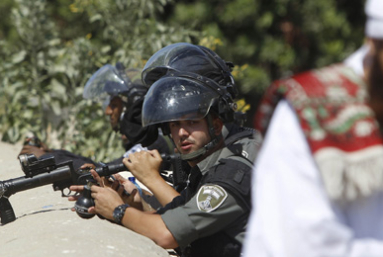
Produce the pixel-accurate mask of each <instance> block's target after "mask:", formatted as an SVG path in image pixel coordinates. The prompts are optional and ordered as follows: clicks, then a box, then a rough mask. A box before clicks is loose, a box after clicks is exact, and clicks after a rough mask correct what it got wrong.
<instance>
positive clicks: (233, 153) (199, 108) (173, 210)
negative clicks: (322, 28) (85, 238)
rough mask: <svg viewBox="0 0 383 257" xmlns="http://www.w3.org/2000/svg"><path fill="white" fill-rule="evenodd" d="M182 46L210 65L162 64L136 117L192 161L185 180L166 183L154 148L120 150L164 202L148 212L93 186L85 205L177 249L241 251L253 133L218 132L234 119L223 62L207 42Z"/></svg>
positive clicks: (223, 253) (193, 253)
mask: <svg viewBox="0 0 383 257" xmlns="http://www.w3.org/2000/svg"><path fill="white" fill-rule="evenodd" d="M177 47H185V45H182V43H181V45H179V44H175V45H171V46H169V47H167V49H165V50H166V51H167V53H171V52H172V50H174V48H177ZM186 50H189V51H185V49H184V51H182V53H183V54H189V57H196V56H199V54H200V56H211V57H212V59H213V61H214V65H206V59H203V60H202V59H199V61H197V63H198V62H200V64H202V65H205V66H204V69H205V70H204V71H206V74H207V75H206V76H203V75H200V74H201V72H198V73H197V72H195V71H194V70H192V67H194V68H195V67H196V66H193V65H191V66H190V67H191V68H190V70H191V71H190V72H185V69H183V70H182V72H180V71H179V70H176V69H168V70H167V71H166V72H164V74H161V76H160V78H159V79H157V80H156V81H155V82H154V83H153V84H152V85H151V87H150V89H149V91H148V93H147V95H146V96H145V100H144V103H143V110H142V121H143V126H150V125H155V124H157V125H160V126H161V128H162V130H163V133H164V134H169V135H170V136H171V138H172V141H173V143H174V145H175V147H176V149H177V150H178V152H179V153H180V154H181V155H182V158H183V159H184V160H187V161H188V163H189V165H190V166H191V167H192V168H191V172H190V175H189V179H188V184H187V187H186V188H185V189H184V190H183V191H182V192H181V193H178V192H176V191H175V190H174V189H173V188H172V187H170V186H169V185H167V184H166V183H165V182H164V181H163V180H162V178H161V177H160V175H159V167H160V164H161V161H162V160H161V157H160V155H159V153H158V152H157V151H156V150H153V151H141V152H138V153H134V154H131V155H129V157H128V158H125V159H124V164H125V165H126V166H127V168H128V169H129V170H130V171H131V172H132V173H133V174H134V175H135V177H136V178H138V179H139V180H140V181H141V182H142V183H143V184H145V185H146V186H147V187H148V188H149V189H150V190H151V191H152V192H153V193H154V195H155V196H156V198H157V199H158V200H159V201H160V203H162V204H163V205H165V204H166V205H165V206H164V207H163V208H161V209H158V210H157V211H156V212H155V213H153V212H152V213H148V212H142V211H139V210H137V209H134V208H132V207H129V206H128V205H127V204H125V203H124V202H123V200H122V199H121V197H120V196H119V194H118V192H116V191H114V190H113V189H111V188H102V187H98V186H92V187H91V190H92V197H93V198H94V200H95V207H94V208H93V207H91V208H90V209H89V212H93V213H98V214H100V215H102V216H103V217H105V218H107V219H109V220H112V221H114V222H116V223H119V224H122V225H123V226H125V227H127V228H129V229H132V230H134V231H136V232H137V233H139V234H142V235H145V236H147V237H149V238H151V239H152V240H153V241H154V242H156V243H157V244H158V245H160V246H162V247H164V248H178V249H180V252H181V255H182V256H240V254H241V248H242V242H243V239H244V236H245V231H246V225H247V220H248V216H249V212H250V208H251V206H250V180H251V179H250V175H251V170H252V163H253V161H254V160H253V158H250V159H249V156H254V153H256V152H257V148H258V146H259V143H260V142H259V138H258V137H257V136H256V135H255V134H254V133H253V131H251V130H248V129H245V128H242V129H237V130H235V132H234V130H231V133H229V135H227V136H226V137H225V139H224V137H223V135H222V130H223V127H224V123H229V122H231V121H233V115H234V112H235V102H234V98H235V96H236V93H235V85H234V80H233V79H232V76H231V73H230V70H229V68H228V67H227V66H226V65H225V63H224V62H219V61H217V60H220V59H217V57H216V56H215V55H212V53H213V54H215V53H214V52H212V51H211V50H208V49H204V48H201V47H196V46H193V45H190V44H187V45H186ZM168 56H169V55H168ZM186 59H187V58H186ZM189 59H193V58H189ZM197 59H198V58H197ZM157 60H158V59H157ZM149 61H150V60H149ZM152 67H153V66H152ZM207 67H208V68H209V69H210V70H208V69H207ZM161 68H162V71H163V70H164V69H163V67H160V69H150V70H151V72H157V74H158V71H159V70H161ZM200 68H201V67H200ZM209 74H210V76H209ZM211 74H214V77H213V76H211ZM145 75H148V74H145V71H144V74H143V76H144V77H145ZM249 132H250V133H249ZM225 133H226V132H225ZM249 152H251V154H249ZM71 189H72V190H75V191H76V190H77V191H78V190H80V189H79V187H71Z"/></svg>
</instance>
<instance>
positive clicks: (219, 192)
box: [197, 185, 227, 212]
mask: <svg viewBox="0 0 383 257" xmlns="http://www.w3.org/2000/svg"><path fill="white" fill-rule="evenodd" d="M226 198H227V193H226V191H225V189H223V188H222V187H220V186H217V185H209V186H203V187H201V188H200V190H199V191H198V194H197V205H198V209H199V210H200V211H203V212H212V211H214V210H215V209H217V208H218V207H219V206H221V204H222V203H223V202H224V201H225V200H226Z"/></svg>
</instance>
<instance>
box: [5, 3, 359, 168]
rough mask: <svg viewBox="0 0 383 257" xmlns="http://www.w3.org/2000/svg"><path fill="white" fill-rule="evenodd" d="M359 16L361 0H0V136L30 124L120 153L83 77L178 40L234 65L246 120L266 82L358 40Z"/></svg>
mask: <svg viewBox="0 0 383 257" xmlns="http://www.w3.org/2000/svg"><path fill="white" fill-rule="evenodd" d="M364 22H365V15H364V1H363V0H362V1H360V0H321V1H318V0H230V1H229V0H209V1H206V0H205V1H204V0H179V1H177V0H33V1H30V0H1V1H0V139H1V140H2V141H5V142H9V143H17V142H20V141H22V140H24V138H25V136H26V135H27V133H30V132H32V133H35V134H36V135H37V136H38V137H40V139H41V140H42V141H44V142H46V143H47V144H48V146H50V147H51V148H64V149H66V150H69V151H72V152H74V153H77V154H81V155H84V156H87V157H91V158H93V159H94V160H95V161H103V162H106V161H109V160H112V159H114V158H117V157H120V156H121V154H122V153H123V152H124V150H123V148H122V146H121V140H120V139H119V135H118V134H116V133H114V132H113V131H112V130H111V128H110V125H109V121H108V119H107V118H106V117H105V115H104V114H103V111H102V108H101V105H95V104H94V103H92V102H89V101H85V100H83V99H82V91H83V87H84V85H85V83H86V81H87V80H88V79H89V78H90V76H91V75H92V74H93V73H94V72H95V71H96V70H97V69H98V68H100V67H101V66H103V65H104V64H106V63H110V64H113V65H114V64H115V63H116V62H117V61H119V62H122V63H123V64H124V65H125V67H134V68H142V67H143V66H144V65H145V62H146V61H147V60H148V58H149V57H150V56H151V55H152V54H153V53H154V52H156V51H157V50H159V49H161V48H162V47H164V46H166V45H169V44H172V43H176V42H181V41H182V42H190V43H194V44H200V45H204V46H207V47H209V48H211V49H213V50H214V51H216V52H217V53H218V54H219V55H220V56H221V57H222V58H223V59H225V60H227V61H232V62H233V63H234V64H235V65H236V66H235V68H234V71H233V75H234V76H235V79H236V82H237V84H238V85H239V88H240V92H241V96H240V98H243V99H244V100H245V102H246V103H247V104H248V105H249V106H250V108H249V109H248V111H247V113H248V117H249V118H248V122H247V124H246V125H247V126H252V117H253V114H254V112H255V110H256V108H257V105H258V102H259V99H260V97H261V96H262V93H263V92H264V90H265V88H266V87H267V86H268V85H269V84H270V82H271V81H273V80H275V79H279V78H283V77H286V76H290V75H292V74H294V73H297V72H302V71H306V70H309V69H312V68H317V67H322V66H325V65H328V64H331V63H335V62H341V61H342V60H344V58H346V57H347V56H348V55H350V54H351V53H352V52H353V51H355V50H356V49H357V48H359V47H360V46H361V45H362V44H363V40H364V38H363V35H364ZM15 158H16V156H15Z"/></svg>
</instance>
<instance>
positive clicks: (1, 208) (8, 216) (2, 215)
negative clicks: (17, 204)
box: [0, 197, 16, 225]
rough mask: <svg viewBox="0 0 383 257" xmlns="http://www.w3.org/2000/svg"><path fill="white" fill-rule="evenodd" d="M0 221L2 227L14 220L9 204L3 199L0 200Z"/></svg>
mask: <svg viewBox="0 0 383 257" xmlns="http://www.w3.org/2000/svg"><path fill="white" fill-rule="evenodd" d="M0 219H1V224H3V225H4V224H7V223H9V222H12V221H14V220H15V219H16V215H15V212H14V211H13V208H12V205H11V203H10V202H9V200H8V198H5V197H1V198H0Z"/></svg>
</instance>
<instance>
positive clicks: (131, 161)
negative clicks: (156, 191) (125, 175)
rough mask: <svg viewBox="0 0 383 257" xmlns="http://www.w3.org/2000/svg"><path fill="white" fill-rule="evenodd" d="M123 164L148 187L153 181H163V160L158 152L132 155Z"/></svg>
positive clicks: (143, 152)
mask: <svg viewBox="0 0 383 257" xmlns="http://www.w3.org/2000/svg"><path fill="white" fill-rule="evenodd" d="M122 162H123V163H124V164H125V166H126V167H127V168H128V169H129V171H130V172H131V173H132V174H133V175H134V176H135V177H136V178H137V179H138V180H139V181H141V183H143V184H144V185H146V186H148V184H149V183H151V182H152V181H153V180H157V179H162V178H161V175H160V166H161V163H162V158H161V155H160V154H159V153H158V151H157V150H150V151H141V152H136V153H132V154H130V155H129V156H128V157H127V158H124V159H123V161H122Z"/></svg>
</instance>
